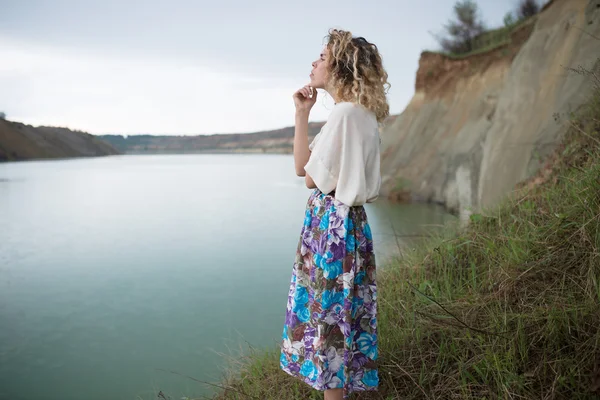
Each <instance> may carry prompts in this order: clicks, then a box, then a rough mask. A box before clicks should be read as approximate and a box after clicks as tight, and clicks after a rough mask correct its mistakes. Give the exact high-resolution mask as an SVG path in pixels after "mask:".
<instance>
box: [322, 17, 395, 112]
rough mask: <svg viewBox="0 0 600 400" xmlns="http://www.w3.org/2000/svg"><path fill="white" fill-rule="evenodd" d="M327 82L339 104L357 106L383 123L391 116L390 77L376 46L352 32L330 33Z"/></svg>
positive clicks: (328, 37) (337, 30) (331, 30)
mask: <svg viewBox="0 0 600 400" xmlns="http://www.w3.org/2000/svg"><path fill="white" fill-rule="evenodd" d="M326 40H327V46H326V47H327V50H328V51H329V57H328V61H327V71H328V76H329V79H328V82H327V85H328V86H329V88H330V89H331V90H332V92H331V94H332V95H334V97H335V98H336V99H337V100H338V101H348V102H353V103H358V104H360V105H362V106H364V107H365V108H367V109H368V110H370V111H372V112H373V113H374V114H375V116H376V117H377V122H379V123H382V122H383V121H384V120H385V118H386V117H387V116H388V115H389V113H390V106H389V104H388V101H387V97H386V94H387V91H388V90H389V88H390V84H389V83H388V81H387V78H388V74H387V72H386V71H385V69H384V68H383V62H382V60H381V55H380V54H379V50H378V49H377V46H376V45H374V44H373V43H369V42H368V41H367V40H366V39H365V38H363V37H353V36H352V33H351V32H349V31H343V30H339V29H330V30H329V35H327V36H326Z"/></svg>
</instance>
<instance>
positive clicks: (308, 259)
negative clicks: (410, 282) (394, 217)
mask: <svg viewBox="0 0 600 400" xmlns="http://www.w3.org/2000/svg"><path fill="white" fill-rule="evenodd" d="M376 315H377V286H376V284H375V255H374V252H373V238H372V236H371V229H370V227H369V223H368V221H367V215H366V212H365V209H364V207H363V206H354V207H349V206H347V205H345V204H343V203H341V202H339V201H338V200H336V199H335V198H334V197H333V196H331V195H326V194H323V193H322V192H321V191H320V190H318V189H315V190H314V191H313V193H312V194H311V196H310V198H309V200H308V204H307V207H306V215H305V218H304V225H303V227H302V234H301V237H300V242H299V244H298V249H297V251H296V259H295V262H294V268H293V272H292V281H291V285H290V291H289V296H288V301H287V311H286V318H285V325H284V328H283V340H282V346H281V358H280V365H281V368H282V369H283V370H284V371H285V372H287V373H288V374H290V375H292V376H295V377H298V378H300V379H302V380H303V381H304V382H306V383H307V384H309V385H310V386H312V387H313V388H315V389H317V390H326V389H337V388H343V389H344V395H345V397H347V396H348V395H349V394H350V393H352V392H358V391H365V390H375V389H376V388H377V386H378V384H379V378H378V375H377V365H376V360H377V318H376Z"/></svg>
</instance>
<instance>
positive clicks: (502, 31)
mask: <svg viewBox="0 0 600 400" xmlns="http://www.w3.org/2000/svg"><path fill="white" fill-rule="evenodd" d="M536 20H537V16H533V17H531V18H528V19H525V20H521V21H518V22H516V23H515V24H513V25H510V26H503V27H501V28H497V29H491V30H488V31H485V32H483V33H482V34H481V35H479V36H477V37H475V38H474V39H473V50H471V51H469V52H467V53H449V52H445V51H432V53H438V54H443V55H445V56H446V57H448V58H451V59H454V60H460V59H463V58H467V57H471V56H474V55H477V54H483V53H487V52H490V51H492V50H494V49H497V48H499V47H501V46H506V45H509V44H511V43H512V34H513V32H516V31H517V30H519V29H522V28H523V27H524V26H526V25H529V24H534V23H535V21H536Z"/></svg>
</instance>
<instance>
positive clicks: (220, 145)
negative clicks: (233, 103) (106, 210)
mask: <svg viewBox="0 0 600 400" xmlns="http://www.w3.org/2000/svg"><path fill="white" fill-rule="evenodd" d="M323 125H324V122H313V123H310V124H309V127H308V135H309V138H313V137H314V136H315V135H316V134H317V133H319V131H320V130H321V127H322V126H323ZM98 137H99V138H100V139H102V140H104V141H106V142H107V143H110V144H111V145H112V146H114V147H115V148H116V149H118V150H119V151H121V152H123V153H127V154H144V153H152V154H157V153H178V154H179V153H291V152H292V146H293V142H294V127H293V126H292V127H286V128H282V129H276V130H272V131H262V132H252V133H235V134H215V135H195V136H166V135H163V136H154V135H129V136H127V137H124V136H122V135H101V136H98Z"/></svg>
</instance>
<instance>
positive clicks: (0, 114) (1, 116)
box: [0, 111, 6, 119]
mask: <svg viewBox="0 0 600 400" xmlns="http://www.w3.org/2000/svg"><path fill="white" fill-rule="evenodd" d="M0 119H6V114H4V113H3V112H2V111H0Z"/></svg>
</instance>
